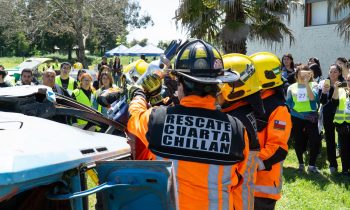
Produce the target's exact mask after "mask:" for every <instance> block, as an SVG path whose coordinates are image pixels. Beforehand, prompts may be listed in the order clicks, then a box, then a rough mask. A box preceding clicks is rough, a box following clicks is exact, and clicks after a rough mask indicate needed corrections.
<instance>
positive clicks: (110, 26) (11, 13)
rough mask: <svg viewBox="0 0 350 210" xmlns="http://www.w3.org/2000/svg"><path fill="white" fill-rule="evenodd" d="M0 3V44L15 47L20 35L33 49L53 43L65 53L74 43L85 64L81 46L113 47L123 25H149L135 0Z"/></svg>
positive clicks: (123, 31) (2, 0)
mask: <svg viewBox="0 0 350 210" xmlns="http://www.w3.org/2000/svg"><path fill="white" fill-rule="evenodd" d="M0 3H1V7H0V14H2V15H1V16H0V29H3V30H0V35H1V37H0V43H4V45H6V46H11V47H12V46H14V47H12V48H13V49H15V46H18V45H17V43H16V41H14V40H16V37H20V38H21V41H22V43H25V42H24V41H25V39H26V40H27V41H28V42H29V44H30V46H31V47H32V48H33V49H40V50H43V49H44V50H47V51H52V49H53V46H55V45H57V46H59V47H60V48H61V49H63V48H66V49H67V50H68V52H70V51H71V50H72V48H73V46H74V45H78V50H77V52H78V53H77V57H78V60H79V61H80V62H82V63H83V64H84V66H85V67H87V65H86V62H85V49H89V50H93V51H95V49H97V50H98V48H101V47H102V46H104V47H108V48H109V47H114V46H115V40H116V38H117V37H118V36H119V37H126V35H127V33H128V31H127V28H131V29H132V28H141V27H146V26H147V25H148V24H153V22H152V20H151V18H150V16H149V15H148V14H140V5H139V3H138V1H135V0H98V1H97V0H0ZM21 33H22V34H21ZM23 35H24V36H23ZM9 48H10V47H9ZM69 54H70V53H69Z"/></svg>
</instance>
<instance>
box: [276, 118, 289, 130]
mask: <svg viewBox="0 0 350 210" xmlns="http://www.w3.org/2000/svg"><path fill="white" fill-rule="evenodd" d="M286 125H287V123H286V122H285V121H282V120H275V122H274V124H273V128H274V129H277V130H285V129H286Z"/></svg>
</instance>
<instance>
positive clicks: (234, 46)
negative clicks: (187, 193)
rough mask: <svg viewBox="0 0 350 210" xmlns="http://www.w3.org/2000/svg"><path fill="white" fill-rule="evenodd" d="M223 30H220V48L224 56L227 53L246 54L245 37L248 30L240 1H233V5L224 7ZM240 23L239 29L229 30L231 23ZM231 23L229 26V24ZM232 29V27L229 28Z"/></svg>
mask: <svg viewBox="0 0 350 210" xmlns="http://www.w3.org/2000/svg"><path fill="white" fill-rule="evenodd" d="M225 13H226V17H225V30H222V33H227V34H223V35H222V36H221V37H224V38H222V47H223V49H224V52H225V54H227V53H241V54H246V53H247V37H248V35H249V28H247V27H246V25H245V21H246V17H245V14H244V10H243V5H242V2H241V1H235V2H234V5H231V6H230V5H226V7H225ZM237 22H239V23H241V25H242V26H241V27H235V28H230V25H232V23H237ZM230 23H231V24H230ZM231 27H232V26H231Z"/></svg>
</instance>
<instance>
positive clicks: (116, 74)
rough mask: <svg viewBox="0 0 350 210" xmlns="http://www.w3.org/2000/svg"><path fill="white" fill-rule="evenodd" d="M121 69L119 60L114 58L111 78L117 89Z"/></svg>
mask: <svg viewBox="0 0 350 210" xmlns="http://www.w3.org/2000/svg"><path fill="white" fill-rule="evenodd" d="M122 69H123V65H121V64H120V58H119V57H115V59H114V63H113V66H112V76H113V79H114V82H115V84H116V85H117V86H118V87H121V82H120V78H121V76H122Z"/></svg>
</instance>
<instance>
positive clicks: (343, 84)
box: [339, 81, 348, 87]
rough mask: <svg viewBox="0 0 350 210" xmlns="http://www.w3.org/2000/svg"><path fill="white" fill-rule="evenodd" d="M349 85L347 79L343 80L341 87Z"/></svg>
mask: <svg viewBox="0 0 350 210" xmlns="http://www.w3.org/2000/svg"><path fill="white" fill-rule="evenodd" d="M347 86H348V83H347V82H346V81H343V82H342V83H341V84H340V85H339V87H347Z"/></svg>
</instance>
